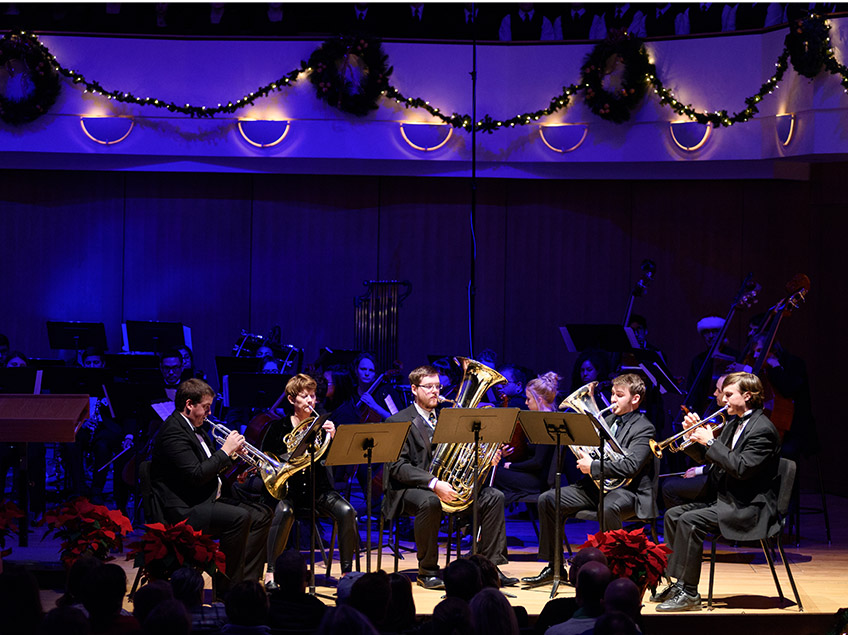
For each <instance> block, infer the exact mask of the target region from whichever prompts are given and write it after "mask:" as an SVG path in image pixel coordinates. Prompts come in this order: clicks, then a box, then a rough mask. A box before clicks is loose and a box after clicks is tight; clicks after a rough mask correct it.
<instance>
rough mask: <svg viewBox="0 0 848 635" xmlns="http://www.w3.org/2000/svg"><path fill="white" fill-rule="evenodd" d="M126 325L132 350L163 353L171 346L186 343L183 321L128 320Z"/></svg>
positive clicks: (128, 341)
mask: <svg viewBox="0 0 848 635" xmlns="http://www.w3.org/2000/svg"><path fill="white" fill-rule="evenodd" d="M124 327H125V329H126V339H127V348H128V349H129V350H131V351H146V352H153V353H161V352H163V351H165V350H166V349H169V348H181V347H183V346H185V345H186V341H185V332H184V331H183V325H182V323H181V322H153V321H150V322H141V321H137V320H127V321H126V322H125V323H124Z"/></svg>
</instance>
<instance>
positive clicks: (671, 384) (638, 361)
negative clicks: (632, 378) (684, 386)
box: [621, 348, 683, 395]
mask: <svg viewBox="0 0 848 635" xmlns="http://www.w3.org/2000/svg"><path fill="white" fill-rule="evenodd" d="M621 370H622V371H628V370H632V371H639V372H641V373H642V374H643V375H644V376H645V377H647V378H648V380H649V381H650V382H651V383H652V384H653V385H654V386H656V387H657V388H659V391H660V394H663V395H664V394H665V393H667V392H668V393H673V394H676V395H682V394H683V391H682V390H680V387H679V386H678V385H677V384H676V383H675V381H674V379H673V378H672V376H671V371H670V370H669V369H668V366H666V363H665V360H664V359H663V357H662V355H660V354H659V353H658V352H657V351H651V350H648V349H644V348H635V349H633V350H631V351H627V352H625V353H624V354H623V355H622V360H621Z"/></svg>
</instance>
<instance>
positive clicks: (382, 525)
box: [356, 514, 392, 571]
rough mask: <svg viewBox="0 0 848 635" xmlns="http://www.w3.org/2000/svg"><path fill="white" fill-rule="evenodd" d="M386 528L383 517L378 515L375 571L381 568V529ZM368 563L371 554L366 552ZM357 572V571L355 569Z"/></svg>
mask: <svg viewBox="0 0 848 635" xmlns="http://www.w3.org/2000/svg"><path fill="white" fill-rule="evenodd" d="M385 526H386V521H385V516H383V514H380V524H379V525H378V526H377V571H379V570H380V569H381V568H382V565H383V528H384V527H385ZM391 535H392V534H391V529H390V530H389V537H391ZM356 560H357V565H358V564H359V558H357V559H356ZM368 562H371V552H370V551H369V552H368ZM357 571H359V569H358V568H357Z"/></svg>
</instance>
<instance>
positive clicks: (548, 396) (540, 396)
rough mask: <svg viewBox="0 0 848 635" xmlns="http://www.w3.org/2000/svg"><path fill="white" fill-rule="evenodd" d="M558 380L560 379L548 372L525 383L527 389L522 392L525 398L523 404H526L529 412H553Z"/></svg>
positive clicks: (553, 373)
mask: <svg viewBox="0 0 848 635" xmlns="http://www.w3.org/2000/svg"><path fill="white" fill-rule="evenodd" d="M560 379H561V377H560V376H559V375H557V374H556V373H555V372H553V371H549V372H547V373H545V374H544V375H539V376H538V377H536V378H535V379H531V380H530V381H529V382H527V388H526V389H525V390H524V394H525V395H526V397H527V399H526V400H525V402H524V403H526V404H527V408H528V409H529V410H543V411H550V410H554V409H555V408H554V402H555V401H556V396H557V389H558V388H559V380H560Z"/></svg>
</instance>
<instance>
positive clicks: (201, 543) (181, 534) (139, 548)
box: [127, 520, 226, 580]
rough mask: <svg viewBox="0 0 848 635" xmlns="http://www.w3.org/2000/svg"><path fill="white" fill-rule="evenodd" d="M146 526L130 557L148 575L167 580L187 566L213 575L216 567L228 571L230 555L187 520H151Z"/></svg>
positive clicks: (145, 575) (134, 544) (143, 574)
mask: <svg viewBox="0 0 848 635" xmlns="http://www.w3.org/2000/svg"><path fill="white" fill-rule="evenodd" d="M145 528H146V529H147V531H146V532H145V533H144V535H143V536H142V537H141V539H140V540H138V541H136V542H132V543H130V545H129V547H130V551H129V553H127V560H133V561H134V562H133V565H134V566H135V567H136V568H141V571H142V576H144V577H145V578H148V579H159V580H167V579H168V578H170V577H171V574H172V573H173V572H174V571H176V570H177V569H179V568H180V567H183V566H189V567H194V568H196V569H199V570H200V571H203V572H205V573H208V574H209V575H214V573H215V572H216V571H220V572H221V573H226V557H225V556H224V552H223V551H221V549H220V548H219V547H218V543H217V542H215V541H214V540H212V538H210V537H209V536H207V535H206V534H204V533H203V532H202V531H199V530H196V529H194V528H193V527H192V526H191V525H188V524H186V521H184V520H182V521H180V522H178V523H177V524H176V525H163V524H162V523H151V524H149V525H145Z"/></svg>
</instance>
